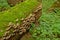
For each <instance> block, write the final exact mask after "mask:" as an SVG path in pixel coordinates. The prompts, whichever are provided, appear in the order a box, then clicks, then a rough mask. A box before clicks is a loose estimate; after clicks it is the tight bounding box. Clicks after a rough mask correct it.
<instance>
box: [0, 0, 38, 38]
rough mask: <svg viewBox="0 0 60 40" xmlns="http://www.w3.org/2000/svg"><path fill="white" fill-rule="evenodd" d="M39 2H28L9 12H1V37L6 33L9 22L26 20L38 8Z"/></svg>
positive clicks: (30, 0)
mask: <svg viewBox="0 0 60 40" xmlns="http://www.w3.org/2000/svg"><path fill="white" fill-rule="evenodd" d="M38 4H39V2H38V1H37V0H26V1H25V2H22V3H20V4H18V5H16V6H15V7H12V8H11V9H10V10H8V11H4V12H0V37H1V36H2V35H3V34H4V33H5V31H6V28H7V25H8V23H9V22H13V23H16V21H15V20H16V19H19V21H18V22H19V23H21V20H20V19H21V18H25V17H26V16H28V15H29V14H30V13H32V11H33V10H34V9H35V8H36V7H37V6H38Z"/></svg>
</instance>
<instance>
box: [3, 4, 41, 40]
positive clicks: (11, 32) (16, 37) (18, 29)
mask: <svg viewBox="0 0 60 40" xmlns="http://www.w3.org/2000/svg"><path fill="white" fill-rule="evenodd" d="M41 10H42V6H41V5H39V6H38V7H37V9H36V10H35V11H34V12H33V14H30V15H29V16H28V17H26V18H25V19H24V20H22V23H21V24H19V23H16V24H14V23H12V22H10V23H9V25H8V26H9V28H7V30H6V33H5V34H4V35H3V37H2V40H20V38H21V37H22V35H23V34H25V33H26V32H27V31H28V30H29V29H30V27H31V23H34V22H36V21H37V20H38V19H39V17H40V16H41Z"/></svg>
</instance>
